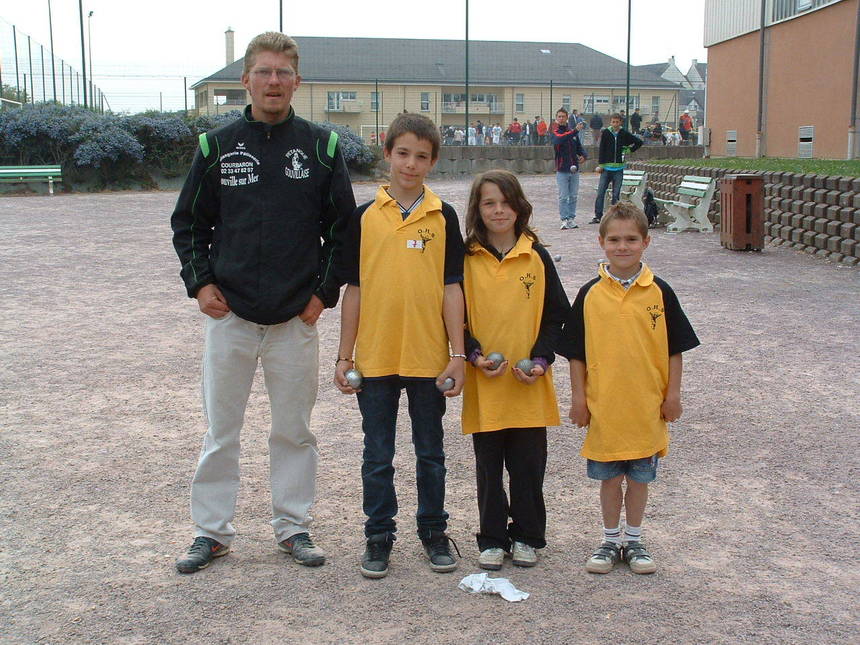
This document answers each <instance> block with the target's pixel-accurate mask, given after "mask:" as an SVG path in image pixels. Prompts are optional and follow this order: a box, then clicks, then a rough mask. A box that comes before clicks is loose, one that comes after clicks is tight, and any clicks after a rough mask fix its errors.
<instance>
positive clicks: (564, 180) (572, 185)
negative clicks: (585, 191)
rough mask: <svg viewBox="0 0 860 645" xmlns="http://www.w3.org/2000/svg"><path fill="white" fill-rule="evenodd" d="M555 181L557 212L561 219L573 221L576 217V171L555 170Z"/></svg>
mask: <svg viewBox="0 0 860 645" xmlns="http://www.w3.org/2000/svg"><path fill="white" fill-rule="evenodd" d="M555 183H556V184H558V212H559V214H560V215H561V221H562V222H564V221H571V222H572V221H573V220H574V219H575V218H576V199H577V197H578V195H579V173H578V172H561V171H559V172H556V173H555Z"/></svg>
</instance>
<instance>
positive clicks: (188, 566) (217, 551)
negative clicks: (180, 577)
mask: <svg viewBox="0 0 860 645" xmlns="http://www.w3.org/2000/svg"><path fill="white" fill-rule="evenodd" d="M228 553H230V547H229V546H228V545H226V544H221V543H220V542H218V541H217V540H213V539H212V538H209V537H205V536H202V535H201V536H199V537H196V538H194V542H193V543H192V544H191V546H190V547H188V550H187V551H186V552H185V553H183V554H182V555H181V556H180V557H179V558H177V560H176V570H177V571H179V573H194V572H195V571H200V569H205V568H206V567H208V566H209V565H210V564H211V563H212V560H214V559H215V558H220V557H221V556H224V555H227V554H228Z"/></svg>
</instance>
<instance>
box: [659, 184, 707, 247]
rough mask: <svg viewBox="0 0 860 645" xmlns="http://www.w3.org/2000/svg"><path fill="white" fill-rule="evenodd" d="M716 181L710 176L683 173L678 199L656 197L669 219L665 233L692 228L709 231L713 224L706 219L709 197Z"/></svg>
mask: <svg viewBox="0 0 860 645" xmlns="http://www.w3.org/2000/svg"><path fill="white" fill-rule="evenodd" d="M716 188H717V183H716V182H715V181H714V180H713V178H711V177H698V176H696V175H685V176H684V179H683V180H681V185H680V186H678V199H656V198H655V200H654V201H656V202H657V203H658V204H660V205H662V206H663V207H664V208H665V209H666V211H667V212H668V213H669V217H670V219H671V221H670V222H669V225H668V226H667V227H666V232H667V233H679V232H681V231H686V230H687V229H688V228H692V229H694V230H696V231H699V232H700V233H710V232H712V231H713V230H714V225H713V224H711V220H709V219H708V210H709V209H710V207H711V198H713V196H714V191H715V190H716Z"/></svg>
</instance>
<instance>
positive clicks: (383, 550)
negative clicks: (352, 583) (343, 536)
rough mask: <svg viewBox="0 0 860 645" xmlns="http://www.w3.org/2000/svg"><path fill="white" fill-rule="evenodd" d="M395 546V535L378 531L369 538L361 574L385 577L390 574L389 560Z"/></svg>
mask: <svg viewBox="0 0 860 645" xmlns="http://www.w3.org/2000/svg"><path fill="white" fill-rule="evenodd" d="M393 547H394V535H393V534H391V533H378V534H376V535H371V536H370V537H369V538H367V548H366V549H365V550H364V555H363V556H362V558H361V575H363V576H364V577H365V578H384V577H385V576H387V575H388V560H389V559H390V558H391V549H392V548H393Z"/></svg>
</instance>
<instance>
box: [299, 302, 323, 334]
mask: <svg viewBox="0 0 860 645" xmlns="http://www.w3.org/2000/svg"><path fill="white" fill-rule="evenodd" d="M323 309H325V305H324V304H323V301H322V300H320V299H319V298H318V297H317V296H316V295H313V296H311V299H310V300H308V304H306V305H305V308H304V311H302V313H300V314H299V319H300V320H301V321H302V322H303V323H304V324H306V325H307V326H308V327H313V326H314V325H316V324H317V319H319V317H320V314H321V313H322V311H323Z"/></svg>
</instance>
